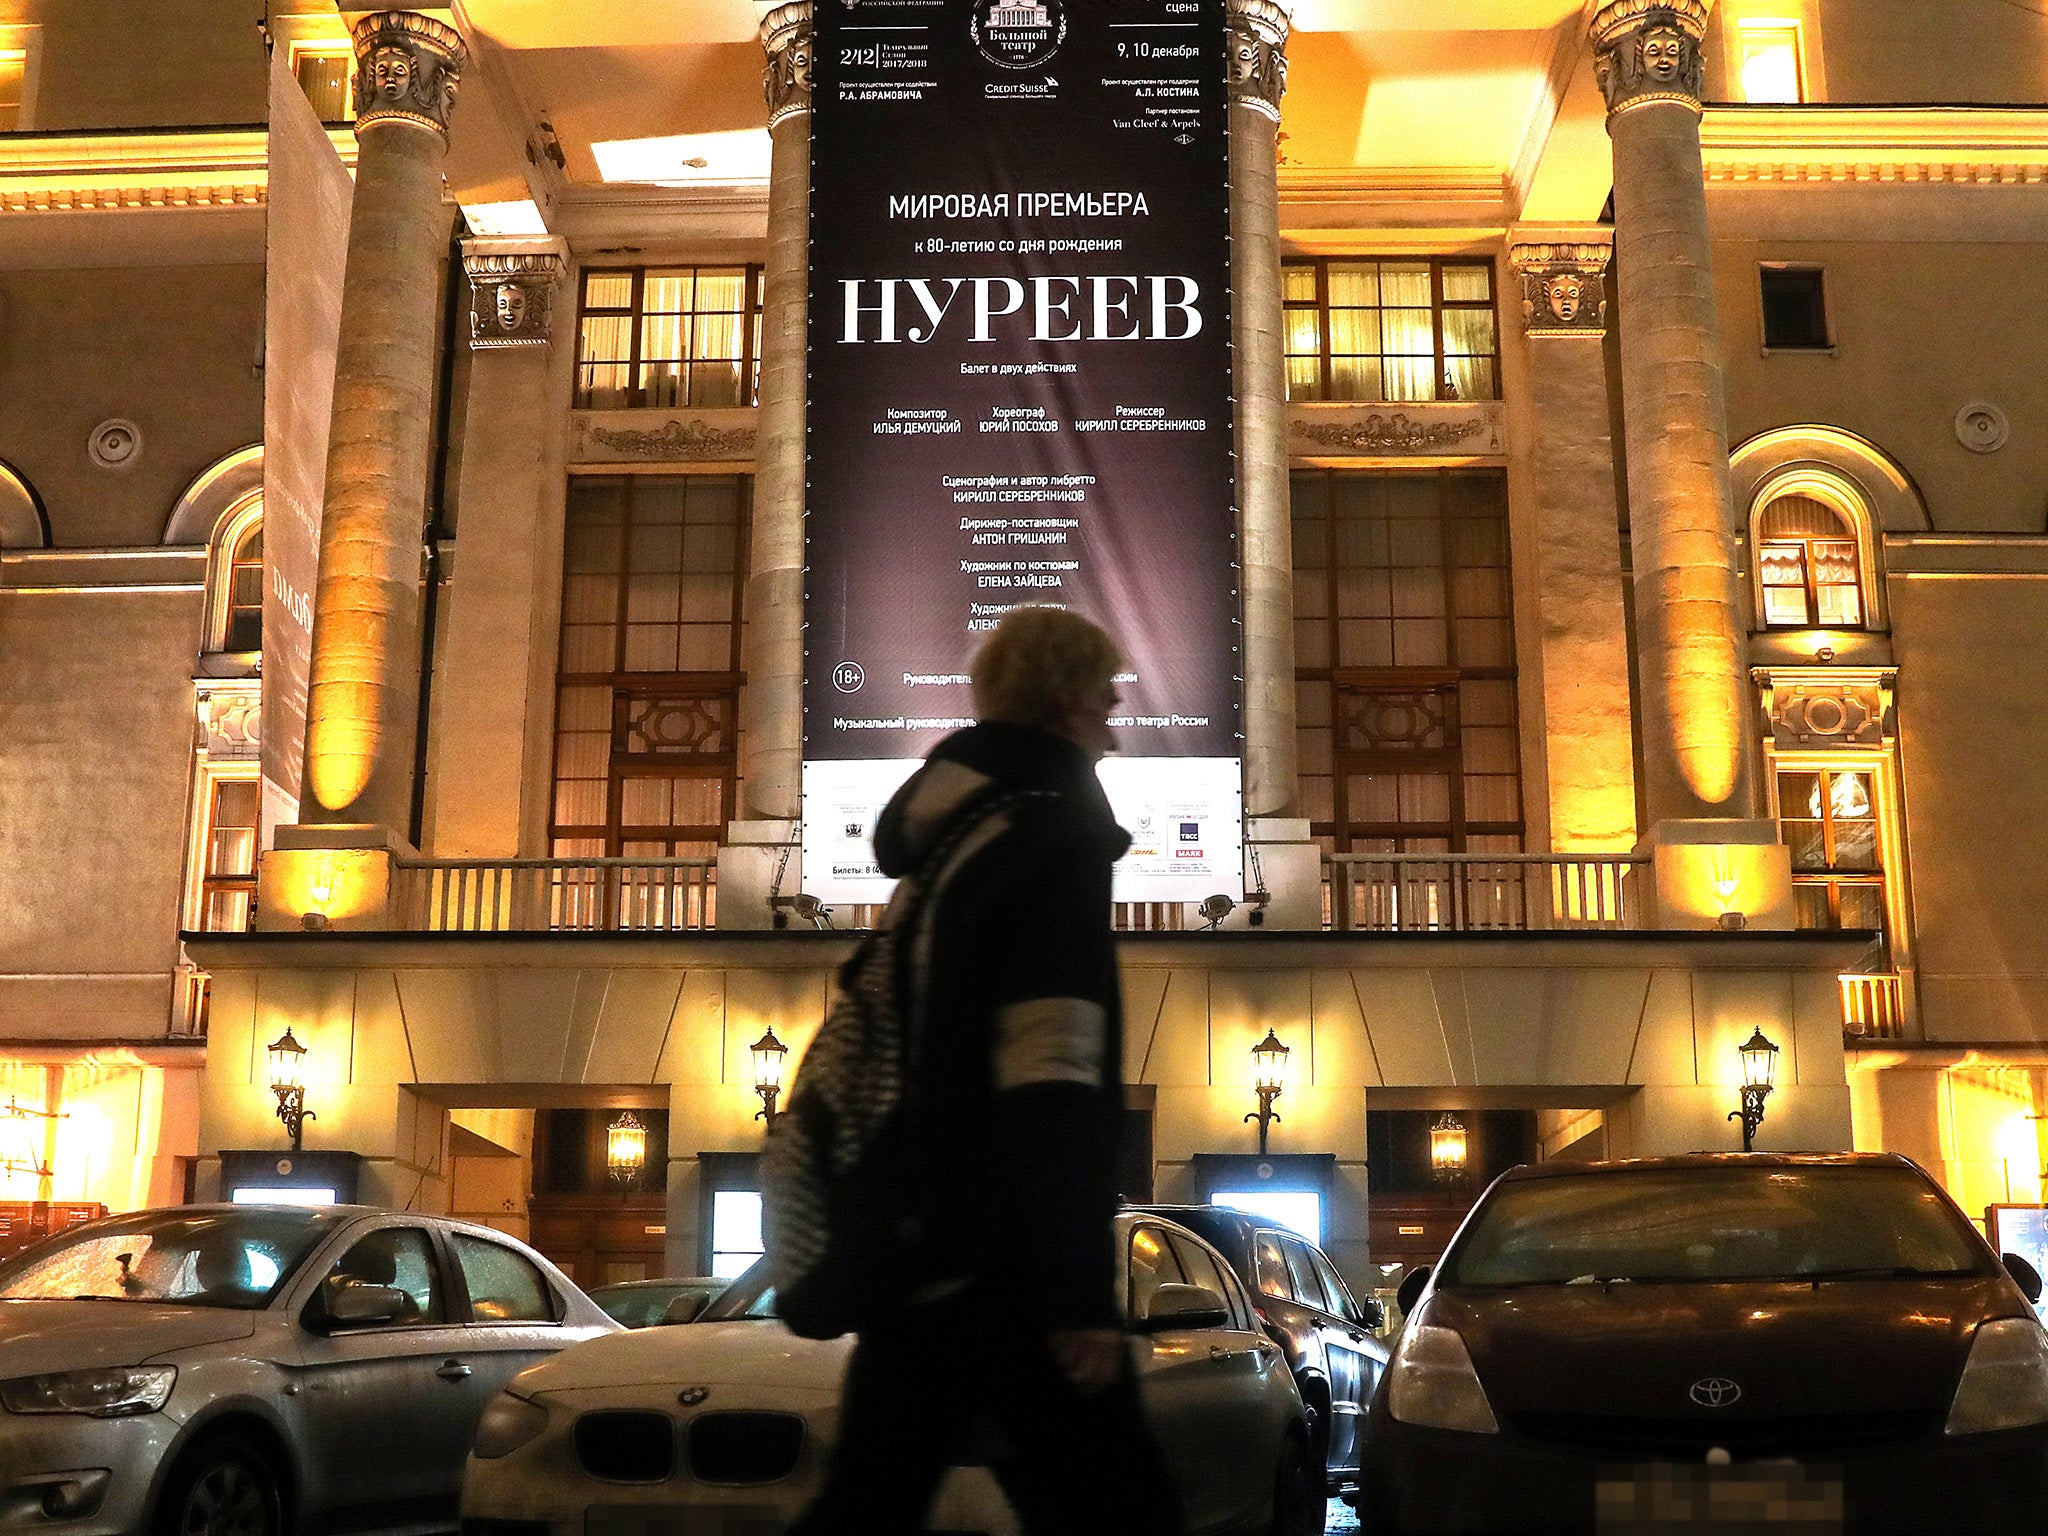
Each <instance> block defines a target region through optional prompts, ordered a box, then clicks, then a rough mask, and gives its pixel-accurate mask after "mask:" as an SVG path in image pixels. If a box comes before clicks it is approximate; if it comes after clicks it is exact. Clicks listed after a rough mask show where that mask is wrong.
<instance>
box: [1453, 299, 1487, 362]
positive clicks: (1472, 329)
mask: <svg viewBox="0 0 2048 1536" xmlns="http://www.w3.org/2000/svg"><path fill="white" fill-rule="evenodd" d="M1493 350H1494V346H1493V311H1492V310H1490V309H1447V310H1445V311H1444V351H1446V352H1458V353H1464V354H1467V355H1480V356H1489V355H1491V354H1492V352H1493Z"/></svg>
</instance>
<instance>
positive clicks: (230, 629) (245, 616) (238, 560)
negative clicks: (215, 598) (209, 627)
mask: <svg viewBox="0 0 2048 1536" xmlns="http://www.w3.org/2000/svg"><path fill="white" fill-rule="evenodd" d="M221 649H222V650H224V651H260V650H262V649H263V524H262V523H261V522H260V521H259V522H257V523H256V524H255V525H254V526H253V527H251V528H250V529H249V531H248V532H247V533H245V534H243V535H242V537H241V539H240V540H239V541H238V542H237V543H236V545H235V552H234V556H233V559H232V561H231V562H230V564H229V568H228V578H227V627H226V630H225V631H224V635H223V639H222V643H221Z"/></svg>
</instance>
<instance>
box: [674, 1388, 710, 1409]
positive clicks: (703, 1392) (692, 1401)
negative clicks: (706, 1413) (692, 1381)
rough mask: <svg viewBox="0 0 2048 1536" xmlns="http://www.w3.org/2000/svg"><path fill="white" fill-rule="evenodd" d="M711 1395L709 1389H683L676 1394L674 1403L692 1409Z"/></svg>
mask: <svg viewBox="0 0 2048 1536" xmlns="http://www.w3.org/2000/svg"><path fill="white" fill-rule="evenodd" d="M710 1395H711V1389H710V1388H709V1387H685V1388H683V1390H682V1391H680V1392H678V1393H677V1394H676V1401H677V1402H679V1403H681V1404H682V1405H683V1406H684V1407H685V1408H694V1407H696V1406H697V1405H698V1404H699V1403H701V1402H703V1401H704V1399H705V1398H707V1397H709V1396H710Z"/></svg>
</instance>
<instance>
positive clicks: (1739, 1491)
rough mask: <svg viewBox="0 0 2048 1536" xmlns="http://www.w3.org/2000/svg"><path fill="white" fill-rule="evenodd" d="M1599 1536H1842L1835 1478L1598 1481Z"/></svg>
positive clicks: (1771, 1472) (1611, 1474)
mask: <svg viewBox="0 0 2048 1536" xmlns="http://www.w3.org/2000/svg"><path fill="white" fill-rule="evenodd" d="M1597 1507H1598V1512H1599V1536H1671V1533H1673V1532H1684V1533H1686V1536H1755V1533H1758V1532H1766V1533H1768V1536H1842V1531H1843V1528H1844V1524H1843V1513H1842V1508H1843V1499H1842V1482H1841V1479H1840V1478H1839V1477H1835V1476H1831V1475H1829V1474H1828V1473H1826V1472H1820V1471H1816V1470H1815V1469H1813V1468H1811V1467H1801V1466H1795V1465H1793V1464H1791V1463H1789V1462H1774V1463H1770V1464H1750V1465H1747V1466H1731V1467H1707V1466H1644V1467H1631V1468H1627V1469H1625V1470H1624V1469H1614V1470H1610V1471H1608V1472H1605V1473H1603V1474H1602V1475H1601V1478H1600V1485H1599V1503H1598V1506H1597Z"/></svg>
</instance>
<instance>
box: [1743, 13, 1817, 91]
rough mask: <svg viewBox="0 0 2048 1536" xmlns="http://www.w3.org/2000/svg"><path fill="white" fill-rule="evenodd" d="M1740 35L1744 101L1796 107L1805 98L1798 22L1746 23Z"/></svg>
mask: <svg viewBox="0 0 2048 1536" xmlns="http://www.w3.org/2000/svg"><path fill="white" fill-rule="evenodd" d="M1737 35H1738V37H1739V38H1740V39H1741V41H1740V44H1739V45H1738V47H1737V49H1736V52H1737V55H1738V60H1739V63H1738V67H1739V69H1740V72H1741V75H1742V99H1743V100H1744V101H1747V102H1752V103H1775V104H1780V105H1793V104H1797V103H1798V102H1801V101H1804V100H1805V99H1806V96H1805V91H1804V90H1803V89H1802V84H1801V81H1800V76H1799V27H1798V25H1797V23H1794V24H1792V25H1789V26H1788V25H1786V24H1785V23H1783V22H1768V21H1759V22H1747V21H1746V22H1742V23H1740V24H1739V26H1738V32H1737Z"/></svg>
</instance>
